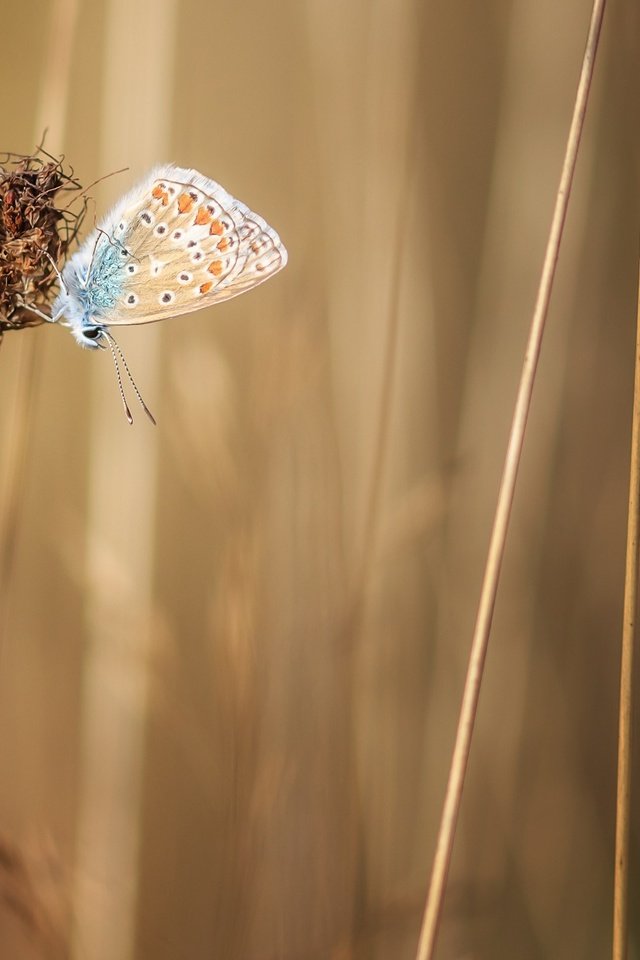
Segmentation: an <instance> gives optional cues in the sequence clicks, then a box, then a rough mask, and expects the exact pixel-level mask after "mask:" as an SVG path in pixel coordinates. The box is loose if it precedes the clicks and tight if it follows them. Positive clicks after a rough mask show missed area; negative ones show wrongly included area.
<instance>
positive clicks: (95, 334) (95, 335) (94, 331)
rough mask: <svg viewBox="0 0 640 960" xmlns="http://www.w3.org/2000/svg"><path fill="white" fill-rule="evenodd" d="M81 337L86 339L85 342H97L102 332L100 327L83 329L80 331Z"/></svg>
mask: <svg viewBox="0 0 640 960" xmlns="http://www.w3.org/2000/svg"><path fill="white" fill-rule="evenodd" d="M82 335H83V337H86V338H87V340H98V339H99V337H101V336H102V330H101V329H100V327H85V328H84V330H83V331H82Z"/></svg>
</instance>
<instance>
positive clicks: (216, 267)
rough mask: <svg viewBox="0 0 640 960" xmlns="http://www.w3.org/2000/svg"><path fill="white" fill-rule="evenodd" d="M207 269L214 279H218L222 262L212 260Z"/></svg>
mask: <svg viewBox="0 0 640 960" xmlns="http://www.w3.org/2000/svg"><path fill="white" fill-rule="evenodd" d="M207 269H208V271H209V273H212V274H213V275H214V277H219V276H220V274H221V273H222V260H212V261H211V263H210V264H209V266H208V267H207Z"/></svg>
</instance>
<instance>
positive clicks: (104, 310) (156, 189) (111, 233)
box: [51, 165, 287, 349]
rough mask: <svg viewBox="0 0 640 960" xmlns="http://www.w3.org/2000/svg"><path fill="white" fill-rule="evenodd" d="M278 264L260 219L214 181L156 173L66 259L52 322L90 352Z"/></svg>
mask: <svg viewBox="0 0 640 960" xmlns="http://www.w3.org/2000/svg"><path fill="white" fill-rule="evenodd" d="M286 262H287V251H286V249H285V247H284V245H283V244H282V242H281V240H280V238H279V237H278V235H277V233H276V232H275V230H273V228H272V227H270V226H269V225H268V224H267V223H266V222H265V221H264V220H263V219H262V217H260V216H258V214H255V213H253V212H252V211H251V210H249V208H248V207H246V206H245V204H243V203H242V202H241V201H239V200H236V199H235V198H234V197H232V196H231V195H230V194H229V193H227V191H226V190H224V188H223V187H221V186H220V185H219V184H218V183H216V182H215V181H214V180H210V179H209V178H207V177H205V176H203V175H202V174H200V173H198V172H197V171H195V170H186V169H183V168H180V167H175V166H172V165H165V166H161V167H157V168H155V169H154V170H152V171H151V172H150V173H149V174H148V175H147V177H146V178H145V179H144V180H143V181H142V182H141V183H140V184H138V186H136V187H135V188H134V189H133V190H132V191H131V192H130V193H128V194H126V195H125V196H124V197H123V198H122V199H121V200H120V201H119V202H118V203H117V204H116V206H115V207H114V208H113V210H112V211H111V212H110V213H109V214H108V215H107V217H105V219H104V221H103V222H102V223H101V224H100V225H99V226H98V228H97V229H96V231H94V233H93V234H92V236H90V237H89V238H88V239H87V240H86V241H85V242H84V244H83V245H82V247H81V248H80V250H79V251H78V252H77V253H76V254H74V255H73V256H72V257H71V258H70V259H69V260H68V262H67V263H66V265H65V267H64V269H63V271H62V275H61V284H60V293H59V294H58V296H57V298H56V300H55V301H54V304H53V315H52V318H51V319H52V320H53V321H60V322H62V323H64V324H65V325H66V326H68V327H69V328H70V330H71V333H72V334H73V336H74V337H75V339H76V340H77V342H78V343H79V344H80V345H81V346H84V347H88V348H90V349H96V348H97V347H101V346H104V340H105V336H104V335H105V331H106V332H108V329H109V327H111V326H118V325H124V324H140V323H151V322H153V321H156V320H162V319H164V318H165V317H170V316H177V315H179V314H183V313H191V312H192V311H194V310H199V309H202V308H204V307H207V306H209V305H211V304H213V303H217V302H220V301H222V300H228V299H230V298H231V297H235V296H237V295H238V294H240V293H243V292H244V291H245V290H250V289H251V288H252V287H254V286H257V285H258V284H259V283H262V282H263V281H264V280H266V279H268V277H270V276H273V274H274V273H277V271H278V270H280V269H282V267H284V266H285V264H286ZM63 318H64V319H63Z"/></svg>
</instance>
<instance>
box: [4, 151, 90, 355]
mask: <svg viewBox="0 0 640 960" xmlns="http://www.w3.org/2000/svg"><path fill="white" fill-rule="evenodd" d="M70 193H71V194H75V196H73V197H72V198H71V201H69V202H68V203H64V202H62V203H61V198H63V197H64V198H65V199H68V197H65V195H68V194H70ZM80 198H81V203H80V205H79V208H78V210H77V212H72V211H71V210H70V209H69V203H71V202H73V200H75V199H80ZM85 211H86V198H85V197H84V195H83V193H82V187H81V185H80V183H79V182H78V181H77V180H76V179H75V177H74V176H73V171H71V170H68V169H66V168H65V166H64V161H63V160H62V159H56V158H55V157H51V156H49V154H47V153H46V152H45V151H44V150H43V149H42V148H41V147H40V148H38V150H37V152H36V153H35V154H33V155H31V156H26V155H19V154H12V153H8V154H6V155H5V156H4V157H3V158H2V160H1V161H0V336H1V335H2V334H3V333H4V332H5V330H17V329H21V328H22V327H32V326H36V325H37V324H40V323H42V322H43V321H42V318H41V317H40V316H38V314H37V313H35V312H33V310H32V309H29V308H30V307H31V308H35V309H36V310H39V311H41V312H42V313H46V311H47V308H48V305H49V303H50V301H51V295H52V290H53V286H54V284H55V283H56V280H57V277H56V271H55V269H54V264H57V263H59V262H60V261H61V260H62V259H64V257H65V255H66V253H67V251H68V249H69V247H70V245H71V243H72V242H73V241H74V239H75V237H76V235H77V233H78V230H79V228H80V225H81V223H82V220H83V217H84V214H85Z"/></svg>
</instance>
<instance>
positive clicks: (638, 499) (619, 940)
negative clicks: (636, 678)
mask: <svg viewBox="0 0 640 960" xmlns="http://www.w3.org/2000/svg"><path fill="white" fill-rule="evenodd" d="M639 526H640V275H639V277H638V309H637V318H636V359H635V375H634V386H633V423H632V427H631V466H630V471H629V512H628V517H627V556H626V565H625V579H624V613H623V621H622V658H621V663H620V715H619V720H618V785H617V798H616V851H615V871H614V887H613V948H612V956H613V960H625V958H626V956H627V941H628V916H629V834H630V816H631V761H632V752H631V750H632V722H633V721H632V709H633V654H634V633H635V625H636V610H637V600H638V529H639Z"/></svg>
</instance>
